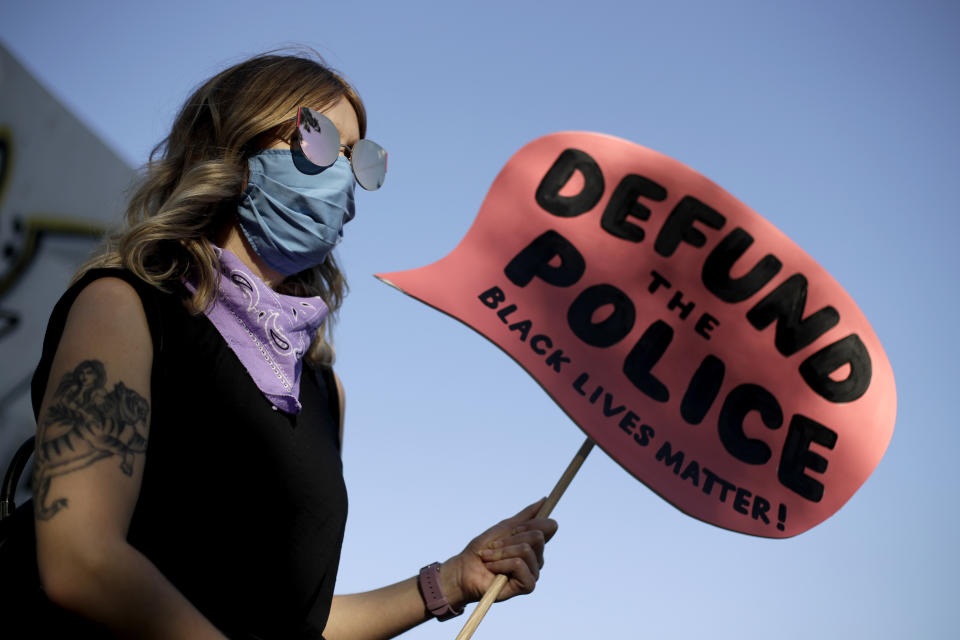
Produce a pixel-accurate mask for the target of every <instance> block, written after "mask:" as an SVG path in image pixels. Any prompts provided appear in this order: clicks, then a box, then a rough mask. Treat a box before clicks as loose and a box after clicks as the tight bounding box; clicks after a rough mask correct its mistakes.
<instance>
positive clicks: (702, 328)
mask: <svg viewBox="0 0 960 640" xmlns="http://www.w3.org/2000/svg"><path fill="white" fill-rule="evenodd" d="M718 324H720V321H719V320H717V319H716V318H714V317H713V316H712V315H710V314H709V313H705V314H703V315H702V316H700V319H699V320H697V324H696V326H694V327H693V330H694V331H696V332H697V333H698V334H699V335H700V336H702V337H703V338H704V339H705V340H709V339H710V332H711V331H713V329H714V328H715V327H716V326H717V325H718Z"/></svg>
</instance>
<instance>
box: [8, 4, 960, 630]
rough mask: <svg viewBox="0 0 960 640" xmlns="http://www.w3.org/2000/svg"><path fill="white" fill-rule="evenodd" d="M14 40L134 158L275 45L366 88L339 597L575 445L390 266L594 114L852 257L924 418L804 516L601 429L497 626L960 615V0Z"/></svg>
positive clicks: (163, 17)
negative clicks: (313, 53) (665, 476)
mask: <svg viewBox="0 0 960 640" xmlns="http://www.w3.org/2000/svg"><path fill="white" fill-rule="evenodd" d="M0 41H2V42H3V44H4V45H5V46H6V47H8V48H9V49H10V50H11V51H12V52H13V53H14V54H15V55H16V56H17V57H18V58H19V59H20V60H21V61H22V62H23V63H24V64H25V65H26V66H27V67H28V68H29V69H30V70H31V71H32V72H34V73H35V74H36V76H37V77H38V78H39V80H40V81H41V82H42V83H44V84H45V85H46V86H47V87H48V88H49V89H50V90H51V91H52V92H53V93H54V94H55V95H56V96H57V97H58V98H59V99H60V100H62V101H63V102H64V103H65V104H66V105H67V106H68V107H69V108H70V109H71V110H73V111H74V112H75V113H76V114H77V115H78V116H79V117H80V118H81V120H83V121H84V122H85V123H87V124H88V125H89V126H90V127H91V128H92V129H93V130H94V131H95V132H96V133H97V134H98V135H100V136H101V137H103V139H104V140H105V141H106V142H107V143H108V144H109V145H110V146H111V147H113V148H114V149H115V150H116V151H117V152H118V153H119V154H120V155H121V156H122V157H123V158H125V159H126V160H127V161H128V162H130V163H131V165H139V164H141V163H142V162H143V161H144V160H145V159H146V156H147V154H148V152H149V150H150V148H151V147H152V145H154V144H155V143H156V142H158V141H159V140H160V139H161V138H162V136H163V135H164V132H165V130H166V129H167V128H168V127H169V125H170V123H171V120H172V117H173V114H174V111H175V110H176V109H177V108H178V107H179V105H180V104H181V103H182V101H183V99H184V98H185V97H186V96H187V94H188V92H189V91H190V90H191V89H192V88H193V87H194V86H195V85H197V84H198V83H199V82H201V81H202V80H204V79H206V78H207V77H209V76H210V75H212V74H213V73H215V72H217V71H219V70H220V69H221V68H223V67H224V66H226V65H228V64H230V63H232V62H236V61H238V60H241V59H243V58H245V57H246V56H248V55H251V54H254V53H258V52H261V51H264V50H268V49H273V48H277V47H280V46H284V45H289V44H302V45H307V46H311V47H314V48H316V49H317V50H318V51H319V52H320V53H321V54H322V55H323V56H324V57H325V58H326V59H327V61H328V62H329V63H330V64H331V65H332V66H334V67H336V68H338V69H339V70H341V71H342V72H343V73H344V74H345V75H346V76H347V77H348V78H349V79H350V80H351V81H352V82H353V83H354V84H355V86H356V87H357V88H358V90H359V91H360V93H361V95H362V96H363V98H364V100H365V102H366V105H367V109H368V112H369V117H370V126H369V130H368V135H369V136H370V137H371V138H372V139H374V140H376V141H377V142H379V143H380V144H382V145H383V146H385V147H386V148H387V149H388V150H389V151H390V173H389V175H388V178H387V182H386V184H385V186H384V188H383V189H382V190H380V191H379V192H376V193H363V194H362V195H361V196H360V197H359V202H358V215H357V218H356V219H355V220H354V221H353V222H351V223H350V225H349V226H348V227H347V228H346V237H345V241H344V243H343V244H342V245H341V248H340V249H339V255H340V257H341V259H342V262H343V264H344V265H345V268H346V270H347V274H348V276H349V277H350V282H351V285H352V293H351V295H350V297H349V298H348V300H347V303H346V306H345V307H344V311H343V313H342V316H341V323H340V326H339V330H338V334H337V335H338V351H339V362H338V372H339V374H340V376H341V377H342V378H343V380H344V383H345V385H346V388H347V394H348V400H347V402H348V413H347V416H348V425H347V435H346V449H345V458H344V460H345V470H346V476H347V483H348V487H349V490H350V499H351V512H350V520H349V523H348V529H347V536H346V541H345V544H344V554H343V560H342V564H341V573H340V582H339V584H340V590H341V591H354V590H359V589H363V588H367V587H373V586H378V585H380V584H386V583H387V582H391V581H394V580H396V579H400V578H403V577H407V576H409V575H413V574H414V573H415V572H416V571H417V570H418V569H419V568H420V567H421V566H423V565H425V564H427V563H429V562H431V561H433V560H435V559H442V558H445V557H447V556H449V555H451V554H453V553H455V552H456V551H458V550H459V549H460V548H462V546H463V545H465V544H466V542H467V541H468V540H469V539H470V538H471V537H472V536H473V535H475V534H476V533H479V532H480V531H481V530H482V529H483V528H485V527H486V526H487V525H489V524H492V523H493V522H495V521H496V520H498V519H500V518H501V517H505V516H506V515H509V514H511V513H512V512H514V511H516V510H518V509H519V508H520V507H522V506H524V505H525V504H527V503H528V502H531V501H533V500H534V499H535V498H537V497H539V496H541V495H545V494H546V493H547V492H548V491H549V489H550V487H551V486H552V485H553V482H554V481H555V479H556V478H557V477H558V476H559V474H560V472H561V471H562V470H563V468H564V466H565V465H566V463H567V461H568V460H569V458H570V457H571V456H572V455H573V454H574V452H575V451H576V450H577V447H578V446H579V444H580V442H581V440H582V436H581V434H580V431H579V429H577V427H576V426H575V425H573V424H572V423H571V422H570V421H569V419H568V418H567V417H566V416H565V415H564V414H563V412H562V411H560V410H559V409H558V408H557V407H556V406H555V405H554V404H553V403H552V401H550V400H549V398H547V397H546V395H545V394H543V392H542V391H541V390H540V388H539V387H538V386H537V385H536V383H534V382H533V380H532V379H531V378H530V377H529V376H528V375H527V374H526V373H525V372H524V371H522V370H521V369H520V368H519V367H517V366H516V364H515V363H514V362H513V361H511V360H510V359H509V358H508V357H507V356H505V355H504V354H503V353H501V352H500V351H499V350H498V349H496V348H494V347H493V346H492V345H490V344H489V343H487V342H486V341H485V340H484V339H483V338H481V337H479V336H478V335H476V334H475V333H473V332H472V331H470V330H468V329H467V328H465V327H463V326H462V325H460V324H459V323H457V322H455V321H453V320H451V319H450V318H447V317H445V316H443V315H441V314H439V313H437V312H435V311H433V310H431V309H429V308H427V307H426V306H424V305H421V304H420V303H418V302H416V301H414V300H412V299H410V298H407V297H405V296H403V295H401V294H399V293H397V292H396V291H393V290H391V289H389V288H388V287H385V286H384V285H382V284H380V283H379V282H377V281H376V280H374V278H372V277H371V274H373V273H375V272H383V271H393V270H398V269H404V268H411V267H416V266H421V265H423V264H427V263H429V262H432V261H434V260H436V259H438V258H440V257H442V256H443V255H445V254H446V253H447V252H448V251H449V250H451V249H452V248H453V247H454V246H455V245H456V244H457V242H458V241H459V239H460V238H461V237H462V236H463V234H464V233H465V231H466V230H467V228H468V227H469V225H470V223H471V221H472V220H473V217H474V215H475V213H476V211H477V209H478V208H479V206H480V202H481V201H482V199H483V196H484V194H485V193H486V191H487V189H488V188H489V186H490V183H491V181H492V180H493V178H494V177H495V175H496V174H497V172H498V171H499V169H500V168H501V166H502V165H503V164H504V163H505V162H506V161H507V159H508V158H509V157H510V156H511V155H512V154H513V152H514V151H516V150H517V149H519V148H520V147H521V146H523V145H524V144H525V143H527V142H528V141H530V140H532V139H534V138H536V137H539V136H541V135H544V134H547V133H551V132H554V131H562V130H592V131H599V132H603V133H608V134H612V135H615V136H619V137H622V138H626V139H628V140H631V141H634V142H637V143H639V144H643V145H645V146H648V147H651V148H653V149H656V150H658V151H661V152H663V153H666V154H667V155H670V156H672V157H674V158H676V159H678V160H680V161H682V162H684V163H685V164H687V165H689V166H691V167H693V168H694V169H696V170H698V171H700V172H701V173H703V174H705V175H706V176H708V177H709V178H711V179H713V180H714V181H715V182H717V183H719V184H720V185H722V186H723V187H725V188H726V189H727V190H728V191H730V192H731V193H733V194H734V195H735V196H737V197H738V198H740V199H741V200H742V201H744V202H745V203H746V204H747V205H749V206H750V207H752V208H753V209H754V210H756V211H758V212H760V213H761V214H763V215H764V216H765V217H767V218H768V219H769V220H770V221H771V222H773V223H774V224H775V225H776V226H777V227H779V228H780V229H781V230H783V231H784V232H785V233H786V234H787V235H789V236H790V237H791V238H792V239H793V240H794V241H796V242H797V243H798V244H799V245H800V246H801V247H803V248H804V249H805V250H806V251H807V252H808V253H809V254H810V255H811V256H813V257H814V258H815V259H816V260H817V261H818V262H819V263H820V264H822V265H823V266H824V267H825V268H826V269H827V270H828V271H829V272H830V273H831V274H833V276H834V277H835V278H836V279H837V280H838V281H839V282H840V283H841V284H842V285H843V286H844V288H845V289H846V290H847V291H848V292H849V293H850V294H851V296H852V297H853V299H854V300H856V301H857V303H858V304H859V306H860V308H861V309H862V310H863V312H864V313H865V315H866V317H867V318H868V319H869V320H870V322H871V324H872V325H873V328H874V329H875V330H876V332H877V334H878V335H879V337H880V340H881V342H882V343H883V344H884V347H885V349H886V351H887V355H888V356H889V358H890V360H891V363H892V365H893V370H894V374H895V376H896V379H897V386H898V400H899V410H898V418H897V427H896V431H895V432H894V436H893V440H892V442H891V445H890V448H889V449H888V451H887V454H886V456H885V458H884V459H883V460H882V461H881V463H880V465H879V467H878V468H877V470H876V471H875V473H874V474H873V476H871V478H870V479H869V480H868V481H867V482H866V484H865V485H864V486H863V488H862V489H861V490H860V491H859V492H858V493H857V494H856V495H855V496H854V497H853V498H852V499H851V500H850V502H849V503H848V504H847V505H846V506H845V507H844V508H843V509H842V510H841V511H840V512H838V513H837V514H836V515H835V516H834V517H832V518H831V519H829V520H827V521H826V522H825V523H823V524H821V525H820V526H818V527H816V528H815V529H813V530H811V531H809V532H808V533H805V534H803V535H801V536H799V537H797V538H793V539H789V540H785V541H771V540H762V539H755V538H750V537H747V536H743V535H739V534H735V533H730V532H727V531H723V530H720V529H717V528H714V527H711V526H708V525H705V524H703V523H701V522H698V521H696V520H693V519H692V518H689V517H687V516H685V515H683V514H682V513H680V512H679V511H677V510H676V509H674V508H673V507H671V506H670V505H668V504H666V503H665V502H663V501H662V500H661V499H660V498H658V497H657V496H656V495H655V494H653V493H652V492H651V491H650V490H648V489H647V488H645V487H644V486H643V485H641V484H640V483H638V482H637V481H636V480H634V479H633V478H631V477H630V476H628V475H627V474H626V473H624V472H623V471H622V470H621V469H620V467H618V466H617V465H616V464H615V463H613V462H612V461H610V460H609V459H608V458H606V456H605V455H604V454H603V453H602V452H600V451H596V452H594V454H592V455H591V457H590V459H588V461H587V463H586V464H585V465H584V468H583V470H582V471H581V473H580V474H579V475H578V477H577V478H576V479H575V480H574V483H573V484H572V485H571V487H570V489H569V491H568V492H567V494H566V496H564V498H563V500H562V501H561V503H560V505H559V506H558V508H557V510H556V511H555V517H556V518H557V519H558V520H559V522H560V525H561V527H560V532H559V534H558V535H557V538H556V539H555V541H554V542H553V543H551V545H550V547H549V549H548V555H547V564H546V567H545V569H544V573H543V578H542V581H541V584H540V585H539V587H538V589H537V591H536V592H535V594H534V595H533V596H531V597H528V598H520V599H515V600H513V601H511V602H509V603H506V604H503V605H497V606H496V607H494V609H493V611H492V613H491V614H490V615H489V616H488V619H487V620H486V621H485V622H484V623H483V625H482V626H481V628H480V631H478V633H477V636H476V637H478V638H483V637H490V638H492V637H505V638H513V637H524V636H525V637H545V636H550V637H555V638H568V637H570V638H573V637H591V638H606V637H626V638H634V637H637V638H640V637H648V636H649V637H655V636H658V635H665V634H670V635H680V636H684V637H696V636H703V635H709V636H710V637H714V638H738V639H745V638H766V637H778V638H783V639H789V638H804V637H808V636H810V635H816V636H817V637H820V638H828V639H830V638H903V637H922V638H941V637H948V636H951V635H953V634H955V633H956V631H955V629H956V627H957V624H958V622H960V614H958V612H957V609H956V602H957V599H958V595H960V593H958V589H957V587H956V586H955V576H956V574H957V573H958V571H960V554H958V551H957V545H956V540H957V530H958V516H957V512H958V510H957V507H958V499H957V493H958V490H960V481H958V474H957V473H956V471H955V461H956V458H957V454H958V452H960V435H958V429H957V419H956V403H955V402H954V401H952V400H950V398H952V397H953V398H955V397H956V391H955V387H956V382H957V379H958V376H957V373H956V363H957V361H958V359H960V349H958V346H957V339H956V338H955V328H954V322H955V319H956V318H957V316H958V312H960V305H958V301H957V293H958V290H957V289H958V287H957V277H958V274H960V269H958V267H960V259H958V257H957V256H958V251H957V249H956V247H955V245H954V241H955V240H957V238H958V237H960V222H958V218H957V213H958V212H957V208H958V207H957V199H956V195H955V191H956V184H957V176H958V175H960V151H958V149H960V119H958V118H957V117H956V113H957V105H958V104H960V83H958V77H960V75H958V66H960V65H958V62H960V8H958V5H957V4H956V3H954V2H932V1H931V2H911V3H896V2H888V1H875V2H865V1H861V2H845V1H835V2H822V1H812V2H803V3H784V2H707V1H703V2H692V1H691V2H670V3H666V2H661V3H646V2H632V3H624V2H612V1H609V0H594V1H592V2H589V3H584V2H569V1H556V2H551V3H534V2H524V1H519V0H515V1H514V2H498V1H488V2H483V3H469V2H465V3H453V2H421V1H417V0H412V1H409V2H402V3H399V2H380V1H371V2H366V3H362V4H359V3H336V4H335V3H329V2H309V3H308V2H300V3H287V2H274V3H269V4H268V3H254V2H249V1H246V0H243V1H234V2H226V1H223V0H216V1H211V2H203V3H198V2H182V1H168V2H164V3H149V4H146V3H144V4H141V3H134V2H119V1H117V2H92V3H82V4H81V3H67V2H50V1H44V0H39V1H33V2H30V3H26V2H23V1H20V2H13V1H11V0H7V1H6V2H4V3H3V4H2V5H0ZM0 99H2V100H11V99H16V97H15V96H10V95H3V96H2V97H0ZM50 184H51V188H54V187H55V176H51V183H50ZM38 348H39V346H38ZM458 629H459V622H450V623H445V624H442V625H441V624H437V623H428V624H427V625H424V626H422V627H420V628H419V629H417V630H415V631H413V632H411V634H410V636H409V637H412V638H424V639H427V638H452V637H454V636H455V635H456V632H457V630H458Z"/></svg>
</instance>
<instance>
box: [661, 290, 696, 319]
mask: <svg viewBox="0 0 960 640" xmlns="http://www.w3.org/2000/svg"><path fill="white" fill-rule="evenodd" d="M695 306H697V303H695V302H694V301H693V300H691V301H689V302H687V303H686V304H684V302H683V292H682V291H677V292H676V293H675V294H673V297H672V298H670V302H668V303H667V309H669V310H670V311H673V310H674V309H680V312H679V313H680V319H681V320H686V319H687V316H689V315H690V312H691V311H693V308H694V307H695Z"/></svg>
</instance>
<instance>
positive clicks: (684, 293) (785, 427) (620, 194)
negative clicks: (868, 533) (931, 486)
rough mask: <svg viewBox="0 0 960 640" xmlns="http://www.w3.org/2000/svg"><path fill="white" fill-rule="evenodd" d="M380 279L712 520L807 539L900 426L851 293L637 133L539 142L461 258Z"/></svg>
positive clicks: (518, 160) (495, 196) (461, 248)
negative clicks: (479, 345)
mask: <svg viewBox="0 0 960 640" xmlns="http://www.w3.org/2000/svg"><path fill="white" fill-rule="evenodd" d="M825 232H826V233H829V230H825ZM378 277H380V278H381V279H383V280H385V281H387V282H388V283H390V284H392V285H394V286H395V287H397V288H399V289H400V290H402V291H404V292H405V293H407V294H409V295H411V296H413V297H415V298H417V299H419V300H421V301H423V302H425V303H427V304H429V305H431V306H433V307H436V308H437V309H439V310H441V311H443V312H445V313H447V314H449V315H451V316H453V317H455V318H457V319H458V320H460V321H462V322H464V323H465V324H467V325H469V326H470V327H472V328H474V329H475V330H477V331H479V332H480V333H481V334H483V335H484V336H486V337H487V338H488V339H490V340H491V341H492V342H494V343H495V344H496V345H497V346H499V347H500V348H501V349H503V350H504V351H506V352H507V353H508V354H509V355H510V356H511V357H512V358H513V359H514V360H516V361H517V362H518V363H519V364H520V365H521V366H522V367H523V368H524V369H526V370H527V372H529V373H530V375H532V376H533V377H534V378H535V379H536V380H537V381H538V382H539V383H540V385H541V386H542V387H543V389H544V390H546V392H547V393H549V394H550V396H551V397H552V398H553V399H554V400H555V401H556V402H557V403H558V404H559V405H560V406H561V407H562V408H563V409H564V411H566V413H567V414H568V415H569V416H570V417H571V418H572V419H573V420H574V421H575V422H576V423H577V424H578V425H579V426H580V428H581V429H583V431H584V432H586V434H587V435H589V436H590V437H591V438H593V439H594V440H595V441H596V443H597V444H599V445H600V446H601V447H602V448H603V449H604V450H605V451H606V452H607V453H608V454H609V455H610V456H611V457H612V458H613V459H614V460H616V461H617V462H618V463H619V464H620V465H622V466H623V467H624V468H625V469H626V470H627V471H629V472H630V473H631V474H633V475H634V476H635V477H636V478H637V479H639V480H640V481H641V482H643V483H644V484H646V485H647V486H648V487H650V488H651V489H653V490H654V491H655V492H657V493H658V494H659V495H660V496H661V497H663V498H664V499H665V500H667V501H669V502H670V503H671V504H673V505H674V506H676V507H677V508H679V509H681V510H682V511H684V512H685V513H687V514H689V515H691V516H693V517H695V518H699V519H700V520H703V521H705V522H709V523H712V524H715V525H718V526H720V527H724V528H727V529H731V530H734V531H740V532H743V533H748V534H752V535H757V536H765V537H774V538H782V537H789V536H793V535H796V534H798V533H802V532H803V531H806V530H807V529H809V528H810V527H813V526H814V525H816V524H818V523H820V522H822V521H823V520H824V519H826V518H828V517H829V516H830V515H832V514H833V513H835V512H836V511H837V510H838V509H839V508H840V507H841V506H843V504H844V503H845V502H846V501H847V500H849V499H850V497H851V496H852V495H853V494H854V492H856V490H857V489H858V488H859V487H860V486H861V485H862V484H863V482H864V481H865V480H866V479H867V476H869V475H870V473H871V472H872V471H873V469H874V468H875V467H876V466H877V464H878V463H879V462H880V458H881V457H882V456H883V454H884V452H885V451H886V448H887V445H888V443H889V442H890V438H891V436H892V434H893V425H894V417H895V413H896V390H895V387H894V380H893V372H892V370H891V368H890V364H889V362H888V360H887V358H886V355H885V354H884V351H883V348H882V347H881V346H880V342H879V341H878V339H877V337H876V335H875V334H874V332H873V330H872V329H871V328H870V325H869V324H868V323H867V320H866V318H864V316H863V313H861V311H860V310H859V309H858V308H857V306H856V304H855V303H854V302H853V300H852V299H851V298H850V296H849V295H848V294H847V293H846V292H845V291H844V290H843V289H842V288H841V286H840V285H839V284H838V283H837V282H836V281H835V280H834V279H833V278H832V277H831V276H830V275H829V274H828V273H827V272H826V271H824V269H823V268H821V267H820V266H819V265H818V264H817V263H816V262H814V260H813V259H812V258H810V256H808V255H807V254H806V253H804V251H803V250H802V249H800V247H798V246H797V245H796V244H794V243H793V242H792V241H791V240H790V239H789V238H787V237H786V236H785V235H784V234H783V233H781V232H780V231H778V230H777V229H776V228H775V227H774V226H773V225H771V224H770V223H769V222H767V221H766V220H765V219H764V218H762V217H761V216H760V215H758V214H757V213H756V212H754V211H753V210H751V209H750V208H748V207H747V206H746V205H744V204H743V203H742V202H740V201H739V200H737V199H736V198H734V197H733V196H731V195H730V194H729V193H727V192H726V191H724V190H723V189H722V188H721V187H719V186H718V185H716V184H714V183H713V182H711V181H710V180H708V179H707V178H705V177H704V176H702V175H700V174H699V173H697V172H696V171H694V170H692V169H690V168H689V167H687V166H685V165H683V164H681V163H680V162H677V161H676V160H673V159H671V158H668V157H666V156H664V155H662V154H660V153H657V152H655V151H652V150H650V149H646V148H644V147H641V146H639V145H636V144H633V143H631V142H628V141H625V140H621V139H618V138H614V137H611V136H606V135H600V134H594V133H558V134H553V135H549V136H545V137H543V138H539V139H537V140H534V141H533V142H531V143H530V144H528V145H527V146H525V147H524V148H522V149H521V150H520V151H518V152H517V153H516V154H515V155H514V156H513V157H512V158H511V159H510V161H509V162H508V163H507V165H506V166H505V167H504V168H503V170H502V171H501V172H500V174H499V175H498V176H497V178H496V180H495V181H494V183H493V186H492V187H491V188H490V191H489V193H488V194H487V196H486V198H485V200H484V202H483V205H482V206H481V208H480V213H479V214H478V215H477V218H476V220H475V221H474V223H473V226H472V227H471V228H470V230H469V232H468V233H467V235H466V236H465V237H464V238H463V240H462V241H461V242H460V244H459V245H458V246H457V247H456V249H454V250H453V251H452V252H451V253H450V254H449V255H448V256H446V257H445V258H443V259H442V260H440V261H438V262H435V263H433V264H431V265H428V266H425V267H422V268H419V269H413V270H410V271H398V272H394V273H387V274H380V275H379V276H378Z"/></svg>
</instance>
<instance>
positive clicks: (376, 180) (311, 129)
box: [292, 107, 387, 191]
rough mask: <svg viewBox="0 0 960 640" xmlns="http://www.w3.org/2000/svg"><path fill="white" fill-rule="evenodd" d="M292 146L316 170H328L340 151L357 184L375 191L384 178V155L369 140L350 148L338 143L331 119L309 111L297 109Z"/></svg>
mask: <svg viewBox="0 0 960 640" xmlns="http://www.w3.org/2000/svg"><path fill="white" fill-rule="evenodd" d="M292 143H293V144H294V145H296V146H297V147H299V149H300V151H301V152H302V153H303V155H304V156H305V157H306V159H307V160H309V161H310V162H311V163H313V164H315V165H316V166H317V167H329V166H330V165H332V164H333V163H334V162H336V161H337V157H338V156H339V155H340V150H341V149H342V150H343V152H344V155H345V156H346V157H347V159H348V160H349V161H350V166H351V167H352V168H353V175H354V177H356V179H357V183H359V184H360V186H361V187H363V188H364V189H366V190H367V191H376V190H377V189H379V188H380V186H381V185H383V179H384V178H385V177H386V175H387V151H386V149H384V148H383V147H381V146H380V145H378V144H377V143H376V142H373V141H372V140H366V139H364V140H357V142H356V143H355V144H354V145H353V146H347V145H345V144H341V143H340V132H339V131H337V127H336V126H335V125H334V124H333V122H331V121H330V118H328V117H327V116H325V115H323V114H322V113H320V112H318V111H314V110H313V109H310V108H308V107H299V108H298V109H297V128H296V130H295V131H294V134H293V140H292Z"/></svg>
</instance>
